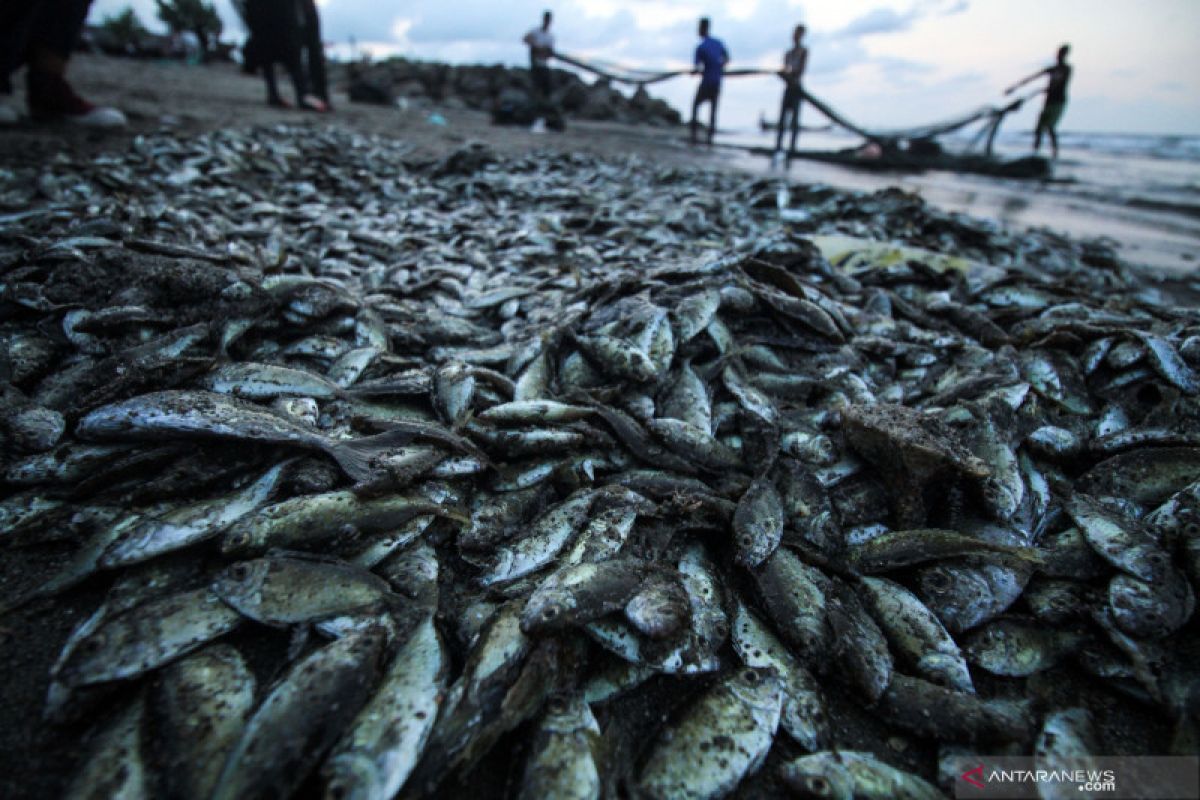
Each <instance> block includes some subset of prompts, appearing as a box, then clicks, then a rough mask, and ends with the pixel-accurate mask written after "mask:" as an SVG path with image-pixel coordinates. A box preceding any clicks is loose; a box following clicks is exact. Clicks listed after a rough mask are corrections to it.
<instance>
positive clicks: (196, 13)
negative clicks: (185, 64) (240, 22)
mask: <svg viewBox="0 0 1200 800" xmlns="http://www.w3.org/2000/svg"><path fill="white" fill-rule="evenodd" d="M154 2H155V3H157V4H158V18H159V19H160V20H162V21H163V24H165V25H166V26H167V27H168V28H169V29H170V30H171V33H183V32H185V31H191V32H192V33H194V34H196V38H198V39H199V40H200V48H201V50H202V51H203V53H204V57H205V58H207V57H208V54H209V53H210V52H212V50H213V49H214V48H216V46H217V43H218V42H219V41H220V39H221V30H222V28H223V26H222V25H221V17H220V15H218V14H217V9H216V8H215V7H213V4H212V3H206V2H204V0H154Z"/></svg>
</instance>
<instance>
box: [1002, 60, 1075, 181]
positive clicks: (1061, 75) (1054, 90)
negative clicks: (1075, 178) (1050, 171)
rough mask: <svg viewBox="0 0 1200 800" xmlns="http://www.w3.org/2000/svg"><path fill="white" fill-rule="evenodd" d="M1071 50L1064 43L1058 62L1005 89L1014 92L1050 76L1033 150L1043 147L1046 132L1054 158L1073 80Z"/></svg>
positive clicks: (1034, 136)
mask: <svg viewBox="0 0 1200 800" xmlns="http://www.w3.org/2000/svg"><path fill="white" fill-rule="evenodd" d="M1069 52H1071V46H1070V45H1069V44H1064V45H1063V46H1062V47H1060V48H1058V61H1057V62H1055V63H1054V64H1052V65H1051V66H1049V67H1046V68H1045V69H1042V70H1038V71H1037V72H1035V73H1033V74H1032V75H1030V76H1029V77H1028V78H1026V79H1025V80H1023V81H1021V82H1019V83H1014V84H1013V85H1012V86H1010V87H1008V88H1007V89H1005V90H1004V93H1005V94H1012V93H1013V92H1015V91H1016V90H1017V89H1019V88H1021V87H1022V86H1024V85H1025V84H1027V83H1029V82H1030V81H1033V80H1037V79H1038V78H1040V77H1042V76H1043V75H1046V76H1048V77H1049V78H1050V80H1049V81H1048V82H1047V83H1046V87H1045V88H1044V89H1042V91H1043V92H1045V93H1046V102H1045V105H1043V106H1042V113H1041V115H1040V116H1038V121H1037V128H1036V129H1035V130H1034V133H1033V152H1035V153H1036V152H1037V151H1038V150H1040V149H1041V148H1042V134H1043V133H1045V134H1047V135H1048V136H1049V137H1050V152H1051V153H1052V154H1053V156H1054V158H1058V130H1057V129H1058V121H1059V120H1060V119H1062V115H1063V109H1065V108H1066V107H1067V83H1068V82H1069V81H1070V80H1071V65H1070V64H1068V63H1067V53H1069Z"/></svg>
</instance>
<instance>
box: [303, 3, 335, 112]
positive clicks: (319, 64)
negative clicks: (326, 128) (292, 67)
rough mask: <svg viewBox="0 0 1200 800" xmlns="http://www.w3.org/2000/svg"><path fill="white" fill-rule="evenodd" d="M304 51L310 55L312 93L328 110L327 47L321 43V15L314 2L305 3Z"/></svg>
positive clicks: (309, 71)
mask: <svg viewBox="0 0 1200 800" xmlns="http://www.w3.org/2000/svg"><path fill="white" fill-rule="evenodd" d="M304 49H305V50H306V51H307V54H308V59H307V61H308V80H309V83H310V84H311V85H312V92H313V94H315V95H316V96H317V97H318V98H320V99H321V102H323V103H325V105H326V107H327V108H328V107H330V102H329V80H328V78H327V77H326V75H325V47H324V45H323V44H322V43H321V15H320V13H319V12H318V11H317V4H316V3H315V2H313V0H305V2H304Z"/></svg>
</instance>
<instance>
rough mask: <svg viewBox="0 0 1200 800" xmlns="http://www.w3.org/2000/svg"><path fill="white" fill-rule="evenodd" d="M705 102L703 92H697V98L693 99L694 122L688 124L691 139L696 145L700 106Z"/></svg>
mask: <svg viewBox="0 0 1200 800" xmlns="http://www.w3.org/2000/svg"><path fill="white" fill-rule="evenodd" d="M702 102H704V95H703V93H702V92H701V90H699V89H697V90H696V96H695V97H694V98H693V99H692V121H691V122H690V123H688V128H689V137H688V138H689V139H690V140H691V143H692V144H695V143H696V127H697V125H698V124H699V121H698V119H697V118H698V117H699V116H700V104H701V103H702Z"/></svg>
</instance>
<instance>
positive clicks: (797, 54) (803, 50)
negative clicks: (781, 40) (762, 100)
mask: <svg viewBox="0 0 1200 800" xmlns="http://www.w3.org/2000/svg"><path fill="white" fill-rule="evenodd" d="M804 31H805V28H804V26H803V25H797V26H796V30H795V31H793V32H792V49H791V50H788V51H787V53H785V54H784V56H783V69H781V70H780V71H779V77H781V78H783V80H784V90H783V102H782V103H780V105H779V135H778V136H776V137H775V152H776V153H778V152H779V150H780V148H782V147H783V131H784V128H785V127H786V124H787V123H786V120H787V119H788V117H789V116H790V117H791V129H792V144H791V146H790V147H788V155H789V156H790V155H791V154H792V153H794V152H796V137H797V136H799V135H800V100H801V98H802V97H803V93H802V92H801V91H800V79H801V78H803V77H804V67H805V66H806V65H807V64H808V48H807V47H805V46H804V45H803V44H801V42H802V41H804Z"/></svg>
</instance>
